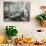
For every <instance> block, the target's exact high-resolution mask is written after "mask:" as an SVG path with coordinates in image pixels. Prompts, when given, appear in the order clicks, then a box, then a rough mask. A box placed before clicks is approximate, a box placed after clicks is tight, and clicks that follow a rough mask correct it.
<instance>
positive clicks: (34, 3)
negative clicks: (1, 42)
mask: <svg viewBox="0 0 46 46" xmlns="http://www.w3.org/2000/svg"><path fill="white" fill-rule="evenodd" d="M4 1H6V0H0V34H4V29H5V26H6V25H14V26H16V27H17V29H18V31H19V33H18V36H21V35H22V34H23V35H24V36H31V35H32V34H33V33H36V30H37V29H43V30H46V28H43V27H40V26H39V24H38V23H37V21H36V19H35V16H36V15H38V14H40V13H41V10H40V6H43V5H46V0H31V1H30V2H31V3H30V5H31V7H30V21H29V22H4V21H3V2H4ZM7 1H11V0H7ZM13 1H15V0H13Z"/></svg>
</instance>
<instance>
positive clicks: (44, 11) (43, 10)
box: [40, 6, 46, 14]
mask: <svg viewBox="0 0 46 46" xmlns="http://www.w3.org/2000/svg"><path fill="white" fill-rule="evenodd" d="M40 9H41V10H42V12H43V13H45V14H46V6H40Z"/></svg>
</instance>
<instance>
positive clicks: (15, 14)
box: [4, 1, 30, 21]
mask: <svg viewBox="0 0 46 46" xmlns="http://www.w3.org/2000/svg"><path fill="white" fill-rule="evenodd" d="M29 16H30V2H23V1H21V2H4V21H29Z"/></svg>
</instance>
